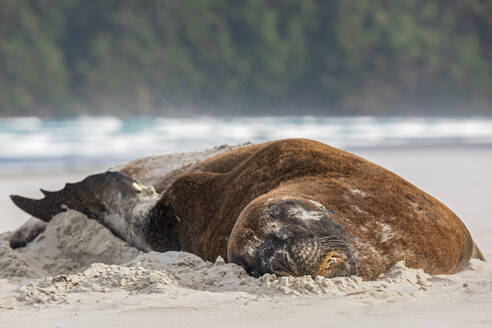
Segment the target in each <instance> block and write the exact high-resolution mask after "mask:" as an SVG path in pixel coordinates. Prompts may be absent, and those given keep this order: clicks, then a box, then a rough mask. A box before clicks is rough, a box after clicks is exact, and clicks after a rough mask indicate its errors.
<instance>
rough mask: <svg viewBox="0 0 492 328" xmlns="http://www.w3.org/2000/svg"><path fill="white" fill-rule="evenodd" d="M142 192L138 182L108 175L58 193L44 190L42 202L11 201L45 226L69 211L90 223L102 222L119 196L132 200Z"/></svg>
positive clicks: (86, 180) (100, 175)
mask: <svg viewBox="0 0 492 328" xmlns="http://www.w3.org/2000/svg"><path fill="white" fill-rule="evenodd" d="M137 186H138V187H137ZM142 188H143V187H141V185H140V184H139V183H138V182H137V181H136V180H133V179H131V178H129V177H127V176H125V175H123V174H121V173H119V172H110V171H108V172H105V173H99V174H94V175H90V176H88V177H86V178H85V179H83V180H82V181H79V182H76V183H67V184H66V185H65V187H64V188H63V189H61V190H58V191H46V190H43V189H41V192H42V193H43V195H44V198H42V199H31V198H26V197H22V196H18V195H11V196H10V198H11V199H12V201H13V202H14V204H15V205H17V206H18V207H19V208H20V209H22V210H23V211H25V212H27V213H29V214H31V215H32V216H34V217H37V218H39V219H41V220H43V221H46V222H49V221H50V220H51V218H52V217H53V216H55V215H56V214H58V213H60V212H63V211H66V210H67V209H73V210H76V211H79V212H82V213H83V214H85V215H87V216H88V217H89V218H91V219H96V220H98V221H101V220H102V219H103V218H104V216H105V215H106V214H107V213H108V212H109V211H110V207H112V206H111V205H113V204H112V203H114V198H115V197H116V196H120V197H121V196H123V198H132V197H134V196H135V195H136V194H138V193H139V192H140V191H141V190H142Z"/></svg>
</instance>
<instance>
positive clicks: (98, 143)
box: [0, 116, 492, 171]
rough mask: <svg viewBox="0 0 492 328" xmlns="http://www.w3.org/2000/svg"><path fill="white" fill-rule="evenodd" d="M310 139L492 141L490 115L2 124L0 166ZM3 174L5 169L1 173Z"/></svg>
mask: <svg viewBox="0 0 492 328" xmlns="http://www.w3.org/2000/svg"><path fill="white" fill-rule="evenodd" d="M297 137H298V138H301V137H302V138H310V139H315V140H319V141H321V142H325V143H327V144H330V145H332V146H335V147H340V148H351V147H374V146H376V147H377V146H399V145H413V144H417V145H422V144H443V145H444V144H446V145H448V144H492V119H490V118H480V117H476V118H466V119H456V118H398V117H393V118H375V117H344V118H334V117H312V116H306V117H281V118H279V117H261V118H246V117H237V118H211V117H196V118H134V119H128V120H120V119H118V118H115V117H90V116H82V117H78V118H73V119H68V120H41V119H39V118H36V117H26V118H11V119H1V120H0V167H1V168H2V169H5V167H6V166H10V167H12V168H14V169H22V168H25V167H26V165H28V166H30V167H32V166H36V165H43V163H45V164H46V165H53V164H58V165H67V163H70V162H74V161H76V162H77V163H79V165H81V163H84V162H85V163H89V164H90V163H91V162H94V161H96V162H101V163H103V164H107V163H111V162H113V163H114V161H115V160H121V161H123V160H128V159H132V158H136V157H139V156H144V155H148V154H152V153H157V154H164V153H172V152H178V151H180V152H181V151H193V150H198V149H203V148H207V147H212V146H215V145H217V144H226V143H227V144H238V143H243V142H246V141H251V142H263V141H266V140H275V139H283V138H297ZM4 171H5V170H4Z"/></svg>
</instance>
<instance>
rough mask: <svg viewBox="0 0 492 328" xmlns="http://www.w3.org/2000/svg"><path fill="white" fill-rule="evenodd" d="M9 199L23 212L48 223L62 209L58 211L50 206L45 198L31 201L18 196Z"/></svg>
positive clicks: (11, 196)
mask: <svg viewBox="0 0 492 328" xmlns="http://www.w3.org/2000/svg"><path fill="white" fill-rule="evenodd" d="M10 199H12V201H13V202H14V204H15V205H17V207H19V208H20V209H21V210H23V211H24V212H26V213H28V214H30V215H32V216H34V217H36V218H38V219H41V220H43V221H46V222H49V221H50V220H51V217H52V216H54V215H56V214H57V213H59V212H61V211H63V209H61V210H60V211H58V210H57V209H56V207H53V206H50V205H51V204H50V202H49V200H47V199H46V198H43V199H31V198H26V197H22V196H18V195H10Z"/></svg>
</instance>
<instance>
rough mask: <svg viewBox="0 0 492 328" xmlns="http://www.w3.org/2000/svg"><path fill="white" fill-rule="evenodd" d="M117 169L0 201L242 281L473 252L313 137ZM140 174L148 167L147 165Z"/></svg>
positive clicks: (457, 229)
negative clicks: (157, 169)
mask: <svg viewBox="0 0 492 328" xmlns="http://www.w3.org/2000/svg"><path fill="white" fill-rule="evenodd" d="M145 171H146V170H145V165H143V164H140V166H139V167H135V166H132V164H131V163H130V164H129V165H127V166H125V167H122V168H121V169H120V171H119V172H106V173H101V174H96V175H92V176H89V177H87V178H86V179H84V180H83V181H81V182H78V183H75V184H67V185H66V186H65V188H64V189H62V190H60V191H57V192H48V191H43V193H44V195H45V197H44V198H43V199H41V200H33V199H27V198H23V197H20V196H11V197H12V200H13V201H14V202H15V204H17V206H19V207H20V208H21V209H23V210H24V211H26V212H28V213H30V214H32V215H33V216H35V217H37V218H40V219H42V220H44V221H49V220H50V219H51V218H52V217H53V216H54V215H56V214H57V213H59V212H61V211H64V210H65V209H67V208H70V209H74V210H78V211H80V212H82V213H84V214H86V215H87V216H88V217H89V218H92V219H96V220H98V221H99V222H101V223H102V224H103V225H105V226H106V227H107V228H109V229H110V230H111V231H112V232H113V233H114V234H115V235H116V236H118V237H120V238H122V239H124V240H125V241H127V242H128V243H130V244H132V245H134V246H135V247H137V248H139V249H141V250H143V251H150V250H154V251H160V252H164V251H170V250H181V251H186V252H190V253H194V254H196V255H198V256H200V257H202V258H204V259H206V260H210V261H213V260H214V259H215V258H216V257H217V256H219V255H220V256H222V257H224V258H226V259H227V260H228V261H229V262H233V263H236V264H238V265H241V266H243V267H244V268H245V269H246V271H247V272H248V273H249V274H251V275H253V276H260V275H263V274H265V273H276V274H278V275H294V276H301V275H311V276H315V275H321V276H325V277H336V276H351V275H359V276H361V277H362V278H364V279H368V280H370V279H376V278H377V277H378V276H379V275H381V274H382V273H385V272H386V271H387V270H388V269H389V268H390V267H391V266H392V265H394V264H395V263H396V262H398V261H401V260H404V261H405V263H406V265H407V266H408V267H411V268H422V269H423V270H424V271H425V272H427V273H429V274H448V273H453V272H456V271H459V270H460V269H462V268H464V267H465V266H466V265H467V263H468V262H469V260H470V258H471V257H472V256H473V257H477V258H480V259H482V260H483V256H482V254H481V253H480V251H479V250H478V248H477V247H476V245H475V243H474V242H473V240H472V238H471V236H470V233H469V232H468V230H467V229H466V227H465V225H464V224H463V223H462V222H461V220H460V219H459V218H458V217H457V216H456V215H455V214H454V213H453V212H452V211H451V210H449V209H448V208H447V207H446V206H445V205H443V204H442V203H440V202H439V201H438V200H436V199H435V198H433V197H432V196H430V195H428V194H426V193H425V192H423V191H421V190H420V189H418V188H417V187H415V186H413V185H412V184H410V183H409V182H407V181H405V180H404V179H402V178H400V177H399V176H397V175H396V174H394V173H392V172H390V171H388V170H386V169H384V168H382V167H380V166H378V165H375V164H373V163H370V162H368V161H366V160H364V159H362V158H360V157H357V156H355V155H352V154H349V153H347V152H345V151H342V150H339V149H336V148H333V147H330V146H327V145H325V144H322V143H319V142H315V141H311V140H305V139H288V140H280V141H273V142H267V143H264V144H258V145H252V146H247V147H243V148H239V149H234V150H231V151H228V152H225V153H222V154H219V155H216V156H214V157H211V158H209V159H206V160H204V161H203V162H200V163H198V164H196V165H192V166H189V167H187V168H186V169H182V170H178V172H172V173H169V174H167V175H164V176H154V177H152V178H150V180H149V179H147V181H146V183H147V184H148V185H150V186H144V185H143V184H142V183H140V182H138V181H137V180H138V179H139V176H141V175H142V174H143V173H142V172H145ZM147 173H148V172H147Z"/></svg>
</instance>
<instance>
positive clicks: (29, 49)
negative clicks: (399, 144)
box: [0, 0, 492, 115]
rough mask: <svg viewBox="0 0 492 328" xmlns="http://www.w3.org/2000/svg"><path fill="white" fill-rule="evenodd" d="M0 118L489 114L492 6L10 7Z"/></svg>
mask: <svg viewBox="0 0 492 328" xmlns="http://www.w3.org/2000/svg"><path fill="white" fill-rule="evenodd" d="M0 36H1V41H2V42H1V43H0V99H1V100H0V115H16V114H19V115H27V114H35V115H55V114H57V115H59V114H64V115H72V114H78V113H92V114H101V113H114V114H119V115H135V114H137V115H138V114H143V115H153V114H162V115H183V114H214V113H215V114H229V115H244V114H263V113H267V112H268V113H298V112H302V113H314V114H326V115H337V114H364V115H380V114H490V113H491V108H492V106H491V105H492V92H491V90H490V89H491V87H490V86H491V85H492V61H491V56H492V4H491V2H490V1H487V0H460V1H458V0H447V1H444V0H432V1H424V0H401V1H391V0H372V1H368V0H366V1H361V0H359V1H355V0H343V1H342V0H330V1H325V0H303V1H294V0H283V1H278V0H268V1H265V0H264V1H260V0H243V1H235V2H232V1H225V0H201V1H192V0H180V1H179V0H146V1H137V0H102V1H97V2H90V1H82V0H5V1H2V2H1V3H0Z"/></svg>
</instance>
